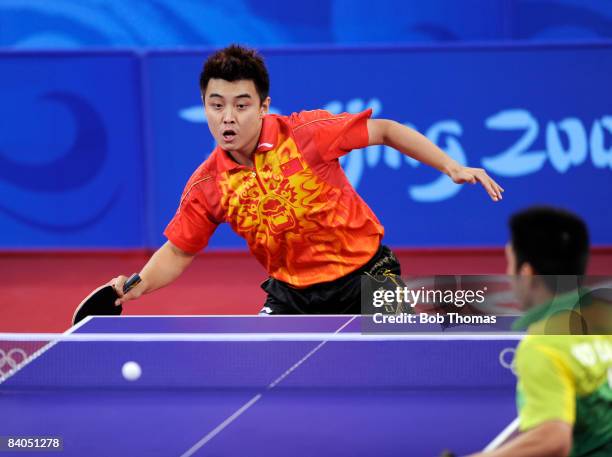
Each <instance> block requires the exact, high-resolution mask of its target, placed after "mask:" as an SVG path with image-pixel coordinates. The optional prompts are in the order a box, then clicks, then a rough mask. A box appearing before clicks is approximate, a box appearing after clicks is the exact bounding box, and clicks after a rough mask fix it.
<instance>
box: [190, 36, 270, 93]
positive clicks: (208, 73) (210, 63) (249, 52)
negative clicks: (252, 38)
mask: <svg viewBox="0 0 612 457" xmlns="http://www.w3.org/2000/svg"><path fill="white" fill-rule="evenodd" d="M213 78H218V79H224V80H225V81H229V82H234V81H240V80H247V81H248V80H250V81H253V83H254V84H255V88H256V89H257V93H258V94H259V99H260V101H261V102H262V103H263V101H264V100H265V99H266V98H267V97H268V94H269V93H270V77H269V76H268V69H267V68H266V64H265V63H264V60H263V58H262V57H261V55H259V53H257V51H255V50H254V49H249V48H246V47H244V46H240V45H237V44H232V45H230V46H228V47H227V48H224V49H221V50H219V51H217V52H215V53H214V54H212V55H211V56H210V57H208V59H206V62H204V67H203V68H202V72H201V73H200V91H201V92H202V95H204V93H206V87H207V86H208V81H210V80H211V79H213Z"/></svg>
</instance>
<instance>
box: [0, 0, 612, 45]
mask: <svg viewBox="0 0 612 457" xmlns="http://www.w3.org/2000/svg"><path fill="white" fill-rule="evenodd" d="M610 37H612V2H610V1H609V0H426V1H425V0H377V1H376V2H372V1H371V0H309V1H304V2H299V3H296V4H292V3H290V2H287V1H285V0H234V1H231V2H228V1H225V0H129V1H128V0H96V1H93V0H53V1H49V0H0V46H4V47H11V48H18V49H31V48H36V49H39V48H52V49H58V48H63V49H67V48H68V49H74V48H83V47H98V48H100V47H104V48H108V47H141V48H150V47H176V46H206V45H226V44H228V43H229V42H233V41H238V42H243V43H244V42H247V43H250V44H252V45H259V46H261V45H287V44H312V43H318V44H336V45H337V44H366V43H414V42H441V41H443V42H449V41H465V40H479V41H486V40H530V41H538V40H564V39H574V40H575V39H594V38H610Z"/></svg>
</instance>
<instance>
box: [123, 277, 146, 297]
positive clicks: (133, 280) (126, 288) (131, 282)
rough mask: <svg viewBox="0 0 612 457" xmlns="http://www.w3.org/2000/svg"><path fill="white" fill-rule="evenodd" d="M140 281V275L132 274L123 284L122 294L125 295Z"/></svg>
mask: <svg viewBox="0 0 612 457" xmlns="http://www.w3.org/2000/svg"><path fill="white" fill-rule="evenodd" d="M141 281H142V279H141V278H140V275H139V274H138V273H134V274H133V275H132V276H130V277H129V279H128V280H127V281H125V284H123V293H124V294H127V293H128V292H129V291H130V290H132V289H133V288H134V287H136V286H137V285H138V284H140V282H141Z"/></svg>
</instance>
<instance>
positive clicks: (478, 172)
mask: <svg viewBox="0 0 612 457" xmlns="http://www.w3.org/2000/svg"><path fill="white" fill-rule="evenodd" d="M449 177H450V178H451V179H452V180H453V182H454V183H455V184H465V183H470V184H476V183H477V182H479V183H480V184H482V186H483V187H484V188H485V190H486V191H487V193H488V194H489V196H490V197H491V199H492V200H493V201H495V202H496V201H499V200H501V199H502V192H504V189H503V188H502V187H501V186H500V185H499V184H497V183H496V182H495V181H494V180H493V179H492V178H491V177H490V176H489V175H488V174H487V172H486V171H485V170H484V169H483V168H470V167H461V166H459V167H457V168H455V169H454V170H451V171H450V172H449Z"/></svg>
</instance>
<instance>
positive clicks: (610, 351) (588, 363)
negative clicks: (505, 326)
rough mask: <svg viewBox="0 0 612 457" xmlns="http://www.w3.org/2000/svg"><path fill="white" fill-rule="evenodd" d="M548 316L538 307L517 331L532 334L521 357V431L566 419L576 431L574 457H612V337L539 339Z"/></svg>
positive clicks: (518, 360)
mask: <svg viewBox="0 0 612 457" xmlns="http://www.w3.org/2000/svg"><path fill="white" fill-rule="evenodd" d="M549 311H550V309H549ZM544 316H547V317H551V315H550V313H547V312H546V306H544V307H538V308H537V309H534V310H532V311H531V312H529V313H527V314H526V315H525V316H523V317H522V319H521V320H520V322H518V324H519V325H516V326H515V328H521V327H522V328H526V329H527V330H528V333H530V334H529V335H528V336H526V337H525V339H523V341H521V343H520V344H519V346H518V348H517V351H516V358H515V363H516V373H517V376H518V384H517V406H518V410H519V420H520V429H521V431H526V430H529V429H532V428H534V427H537V426H538V425H540V424H542V423H544V422H547V421H551V420H560V421H563V422H566V423H568V424H571V425H572V426H573V446H572V453H571V457H587V456H588V457H610V456H612V386H611V385H612V336H610V335H543V334H534V333H539V331H538V328H541V326H542V320H543V317H544Z"/></svg>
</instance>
